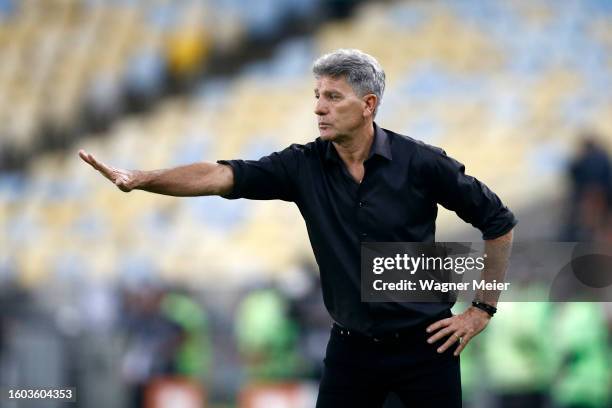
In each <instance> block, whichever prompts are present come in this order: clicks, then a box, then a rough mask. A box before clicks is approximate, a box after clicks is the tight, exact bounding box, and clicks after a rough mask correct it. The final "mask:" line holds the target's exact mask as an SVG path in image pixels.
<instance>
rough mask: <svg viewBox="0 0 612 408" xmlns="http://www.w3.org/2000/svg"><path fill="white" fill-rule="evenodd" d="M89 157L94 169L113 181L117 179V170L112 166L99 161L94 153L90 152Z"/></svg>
mask: <svg viewBox="0 0 612 408" xmlns="http://www.w3.org/2000/svg"><path fill="white" fill-rule="evenodd" d="M87 157H88V158H89V163H90V164H91V165H92V166H93V168H94V169H96V170H98V171H99V172H100V173H102V174H103V175H104V176H105V177H106V178H107V179H109V180H111V181H114V180H115V178H116V174H115V173H116V171H115V170H114V169H113V168H112V167H110V166H107V165H106V164H104V163H103V162H101V161H99V160H98V159H96V158H95V157H94V156H93V155H92V154H88V155H87Z"/></svg>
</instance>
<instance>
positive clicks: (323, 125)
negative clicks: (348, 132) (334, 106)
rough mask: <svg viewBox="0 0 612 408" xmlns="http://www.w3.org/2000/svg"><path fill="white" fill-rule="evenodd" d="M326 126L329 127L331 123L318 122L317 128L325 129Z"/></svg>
mask: <svg viewBox="0 0 612 408" xmlns="http://www.w3.org/2000/svg"><path fill="white" fill-rule="evenodd" d="M328 127H331V125H330V124H329V123H323V122H320V123H319V129H325V128H328Z"/></svg>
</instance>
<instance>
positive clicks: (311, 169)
mask: <svg viewBox="0 0 612 408" xmlns="http://www.w3.org/2000/svg"><path fill="white" fill-rule="evenodd" d="M313 73H314V76H315V80H316V83H315V89H314V94H315V98H316V104H315V114H316V115H317V118H318V127H319V134H320V137H319V138H317V139H316V140H315V141H314V142H311V143H308V144H306V145H295V144H294V145H292V146H290V147H288V148H287V149H285V150H283V151H281V152H277V153H272V154H271V155H269V156H266V157H263V158H261V159H260V160H256V161H251V160H248V161H243V160H230V161H225V160H221V161H219V162H217V163H196V164H191V165H188V166H182V167H177V168H173V169H168V170H157V171H127V170H122V169H116V168H113V167H110V166H107V165H105V164H103V163H102V162H100V161H98V160H96V159H95V158H94V157H93V156H92V155H90V154H87V153H85V152H84V151H81V152H80V153H79V154H80V156H81V158H82V159H83V160H85V161H86V162H87V163H89V164H90V165H91V166H93V167H94V168H95V169H96V170H98V171H100V172H101V173H102V174H103V175H104V176H106V177H107V178H108V179H110V180H111V181H112V182H113V183H115V185H117V187H119V188H120V189H121V190H122V191H126V192H128V191H130V190H133V189H141V190H146V191H150V192H154V193H160V194H168V195H175V196H197V195H214V194H217V195H221V196H224V197H225V198H229V199H235V198H249V199H259V200H268V199H281V200H285V201H291V202H294V203H296V205H297V206H298V208H299V210H300V212H301V214H302V216H303V217H304V220H305V222H306V227H307V230H308V235H309V238H310V242H311V244H312V248H313V251H314V254H315V258H316V260H317V263H318V265H319V269H320V275H321V283H322V288H323V298H324V302H325V306H326V307H327V309H328V311H329V312H330V314H331V316H332V318H333V319H334V321H335V322H336V323H335V324H334V326H333V327H332V334H331V337H330V341H329V343H328V347H327V352H326V358H325V369H324V373H323V378H322V380H321V384H320V389H319V397H318V400H317V407H368V408H369V407H380V406H382V404H383V403H384V400H385V398H386V396H387V394H388V392H390V391H394V392H396V393H397V395H399V397H400V398H401V399H402V401H404V403H405V404H406V405H407V406H410V407H419V408H421V407H458V406H461V382H460V376H459V359H458V355H459V353H460V352H461V350H463V348H464V347H465V346H466V345H467V343H468V342H469V341H470V339H471V338H472V337H473V336H475V335H476V334H478V333H479V332H480V331H481V330H482V329H483V328H484V327H485V326H486V325H487V323H488V321H489V319H490V317H491V315H492V314H493V313H494V312H495V305H496V303H497V297H498V295H499V293H496V292H487V293H478V295H477V296H478V299H477V300H479V301H480V303H479V302H476V303H475V306H473V307H470V308H468V309H467V310H466V311H465V312H464V313H462V314H460V315H457V316H453V315H452V314H451V313H450V307H451V306H452V305H451V304H448V303H427V304H423V303H401V304H400V303H383V304H371V303H365V302H361V298H360V289H359V288H360V267H359V261H360V243H361V242H367V241H378V242H398V241H400V242H433V241H434V235H435V219H436V215H437V204H438V203H439V204H442V205H443V206H445V207H446V208H449V209H452V210H454V211H455V212H457V214H458V215H459V216H460V217H461V218H462V219H464V220H465V221H467V222H470V223H471V224H473V225H474V226H476V227H477V228H479V229H480V230H481V231H482V233H483V238H484V239H485V240H486V241H485V250H486V251H487V254H488V255H489V257H488V258H487V262H486V266H485V270H484V271H483V275H484V278H485V279H486V280H493V279H497V280H498V281H499V280H501V279H502V278H503V275H504V273H505V269H506V264H507V258H508V254H509V248H510V243H511V240H512V228H513V227H514V225H515V224H516V220H515V218H514V216H513V215H512V213H511V212H510V211H509V210H508V209H507V208H506V207H504V206H503V204H502V203H501V201H500V200H499V198H498V197H497V196H496V195H495V194H494V193H492V192H491V191H490V190H489V189H488V188H487V187H486V186H485V185H484V184H482V183H480V182H479V181H478V180H476V179H474V178H472V177H469V176H467V175H465V174H464V168H463V166H462V165H461V164H460V163H458V162H456V161H455V160H453V159H451V158H449V157H447V156H446V154H445V153H444V151H442V150H440V149H437V148H435V147H431V146H428V145H426V144H424V143H421V142H418V141H415V140H413V139H411V138H408V137H406V136H402V135H398V134H396V133H394V132H391V131H388V130H385V129H382V128H380V127H379V126H378V125H377V124H376V123H374V116H375V114H376V111H377V109H378V107H379V105H380V102H381V99H382V96H383V92H384V87H385V74H384V72H383V70H382V68H381V67H380V65H379V63H378V62H377V61H376V60H375V59H374V58H373V57H372V56H370V55H367V54H365V53H363V52H360V51H358V50H338V51H335V52H333V53H330V54H327V55H324V56H322V57H321V58H319V59H318V60H317V61H316V62H315V64H314V66H313ZM453 345H456V348H455V349H454V350H453V349H451V347H452V346H453Z"/></svg>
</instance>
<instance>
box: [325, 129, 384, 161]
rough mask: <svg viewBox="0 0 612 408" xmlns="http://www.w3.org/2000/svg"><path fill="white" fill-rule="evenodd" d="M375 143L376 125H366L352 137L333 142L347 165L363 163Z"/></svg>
mask: <svg viewBox="0 0 612 408" xmlns="http://www.w3.org/2000/svg"><path fill="white" fill-rule="evenodd" d="M373 141H374V124H373V123H372V122H370V123H367V124H365V125H364V126H363V127H362V128H359V129H358V130H357V131H356V132H355V133H353V134H352V135H350V136H346V137H344V138H341V139H340V140H336V141H334V142H332V143H333V144H334V147H335V148H336V151H337V152H338V154H339V155H340V157H341V158H342V160H343V161H344V162H345V163H347V164H352V163H363V162H364V161H365V160H366V159H367V158H368V155H369V154H370V149H371V147H372V143H373Z"/></svg>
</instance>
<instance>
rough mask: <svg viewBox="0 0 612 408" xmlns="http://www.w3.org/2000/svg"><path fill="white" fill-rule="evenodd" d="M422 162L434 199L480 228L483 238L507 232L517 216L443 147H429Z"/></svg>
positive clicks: (491, 237)
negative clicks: (447, 153) (433, 149)
mask: <svg viewBox="0 0 612 408" xmlns="http://www.w3.org/2000/svg"><path fill="white" fill-rule="evenodd" d="M427 156H428V157H427V160H426V161H427V163H426V164H425V165H424V168H425V169H426V170H425V171H426V175H427V179H428V186H429V190H430V191H431V193H432V194H433V197H434V198H435V200H436V202H438V203H439V204H441V205H442V206H444V208H446V209H449V210H451V211H454V212H456V213H457V215H458V216H459V217H460V218H461V219H462V220H464V221H466V222H468V223H470V224H472V225H473V226H474V227H476V228H478V229H479V230H480V231H481V232H482V238H483V239H485V240H489V239H494V238H497V237H500V236H502V235H504V234H506V233H507V232H508V231H510V230H511V229H512V228H513V227H514V226H515V225H516V224H517V223H518V221H517V219H516V217H515V216H514V214H513V213H512V211H510V210H509V209H508V207H506V206H505V205H504V204H503V203H502V201H501V200H500V198H499V197H498V196H497V194H495V193H494V192H493V191H491V190H490V189H489V188H488V187H487V186H486V185H485V184H484V183H482V182H481V181H479V180H478V179H476V178H474V177H472V176H469V175H467V174H465V166H464V165H463V164H461V163H459V162H458V161H456V160H454V159H452V158H451V157H448V156H447V155H446V153H445V152H444V151H442V150H441V151H439V152H436V151H430V152H428V154H427Z"/></svg>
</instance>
